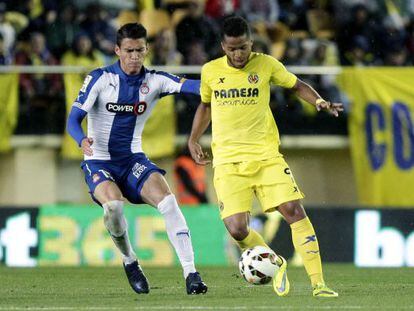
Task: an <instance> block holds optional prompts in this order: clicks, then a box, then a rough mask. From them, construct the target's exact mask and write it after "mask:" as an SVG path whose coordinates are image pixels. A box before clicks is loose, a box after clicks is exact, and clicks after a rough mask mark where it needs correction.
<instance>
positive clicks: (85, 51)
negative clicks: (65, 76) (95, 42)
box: [62, 32, 105, 80]
mask: <svg viewBox="0 0 414 311" xmlns="http://www.w3.org/2000/svg"><path fill="white" fill-rule="evenodd" d="M62 64H63V65H72V66H75V65H76V66H84V67H90V68H97V67H101V66H103V65H104V64H105V63H104V58H103V55H102V53H101V52H100V51H99V50H97V49H94V48H93V46H92V41H91V39H90V38H89V36H88V35H87V34H86V33H85V32H80V33H78V34H77V36H76V38H75V39H74V41H73V44H72V49H70V50H69V51H67V52H65V54H64V55H63V57H62ZM82 80H83V78H82Z"/></svg>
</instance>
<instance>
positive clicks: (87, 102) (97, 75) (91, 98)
mask: <svg viewBox="0 0 414 311" xmlns="http://www.w3.org/2000/svg"><path fill="white" fill-rule="evenodd" d="M102 75H103V70H101V69H96V70H94V71H92V72H90V73H89V74H88V75H87V76H86V77H85V80H84V81H83V85H82V87H81V89H80V91H79V94H78V97H77V98H76V100H75V102H74V103H73V106H75V107H78V108H80V109H82V110H84V111H86V112H89V110H90V109H91V108H92V106H93V105H94V104H95V102H96V98H97V97H98V95H99V92H100V89H101V87H100V86H101V84H102V79H101V77H102Z"/></svg>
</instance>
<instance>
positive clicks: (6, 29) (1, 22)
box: [0, 3, 16, 55]
mask: <svg viewBox="0 0 414 311" xmlns="http://www.w3.org/2000/svg"><path fill="white" fill-rule="evenodd" d="M0 35H1V36H2V41H3V51H2V52H3V54H4V55H9V54H10V53H11V52H12V49H13V47H14V42H15V40H16V31H15V30H14V28H13V26H12V25H11V24H10V23H9V22H8V21H7V20H6V4H5V3H0Z"/></svg>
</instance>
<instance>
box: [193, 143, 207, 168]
mask: <svg viewBox="0 0 414 311" xmlns="http://www.w3.org/2000/svg"><path fill="white" fill-rule="evenodd" d="M188 150H190V153H191V157H192V158H193V159H194V161H195V162H196V163H197V164H200V165H207V164H209V163H210V162H211V161H210V160H209V157H208V154H207V152H204V151H203V148H201V146H200V144H199V143H197V142H192V141H189V142H188Z"/></svg>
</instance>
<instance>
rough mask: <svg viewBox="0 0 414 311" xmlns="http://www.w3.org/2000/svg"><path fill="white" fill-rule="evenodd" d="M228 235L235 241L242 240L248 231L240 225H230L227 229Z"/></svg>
mask: <svg viewBox="0 0 414 311" xmlns="http://www.w3.org/2000/svg"><path fill="white" fill-rule="evenodd" d="M227 230H228V231H229V233H230V235H231V236H232V237H233V239H235V240H237V241H242V240H244V239H245V238H246V237H247V236H248V235H249V229H248V228H247V226H244V225H242V224H232V225H230V226H228V227H227Z"/></svg>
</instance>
